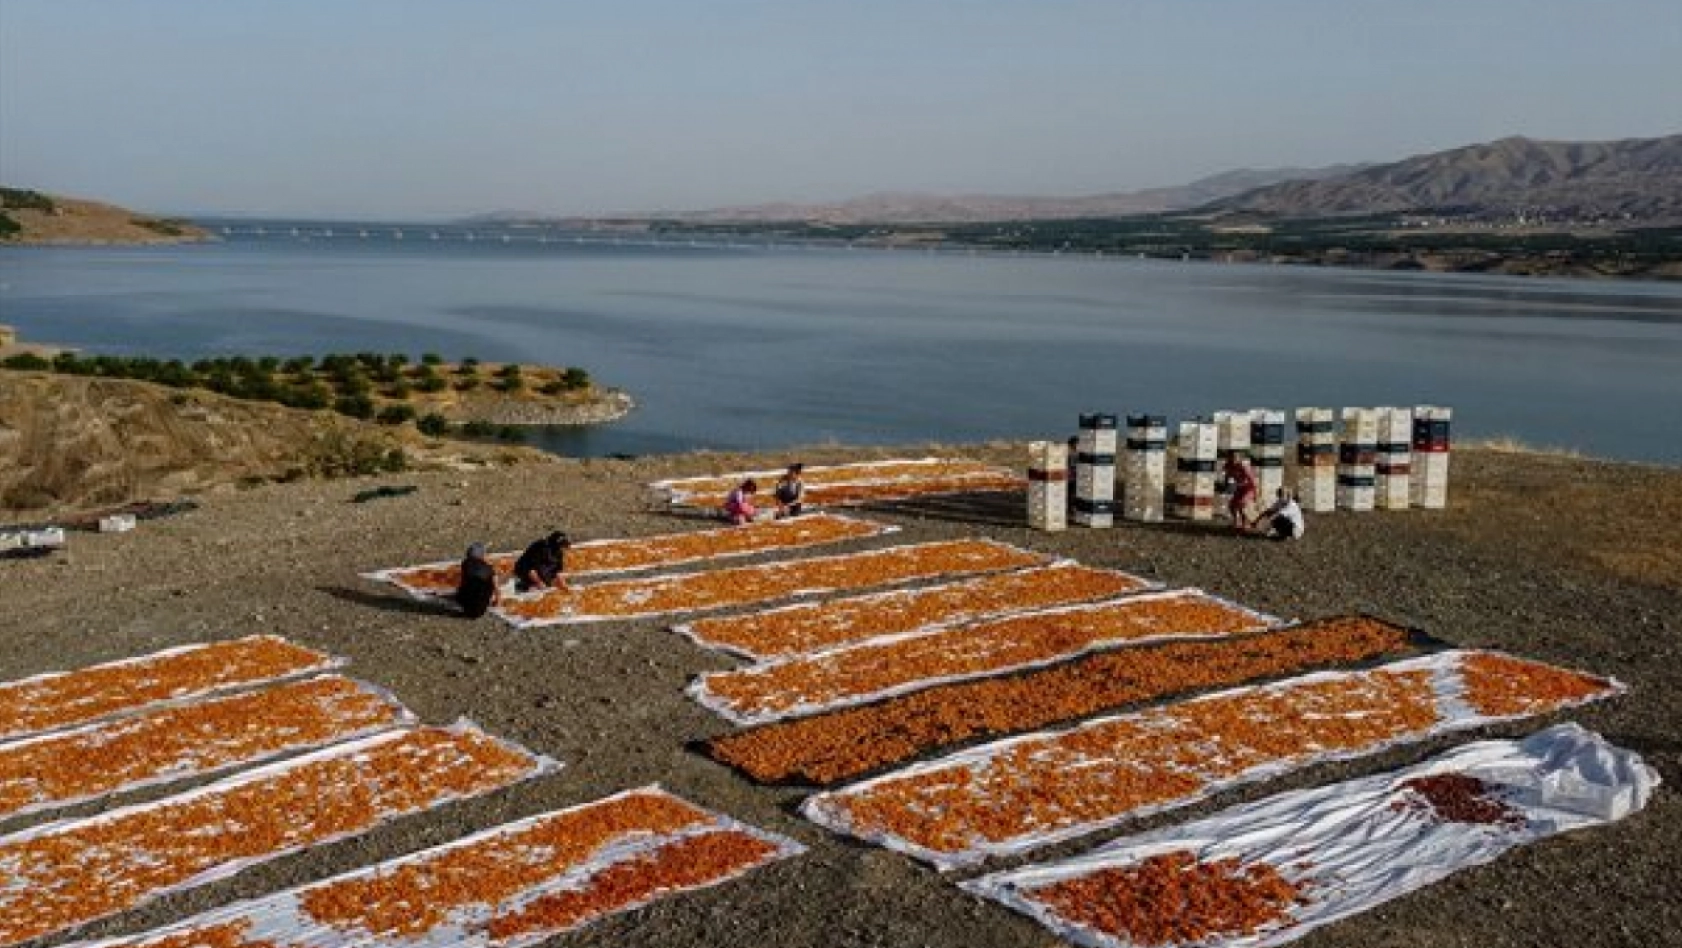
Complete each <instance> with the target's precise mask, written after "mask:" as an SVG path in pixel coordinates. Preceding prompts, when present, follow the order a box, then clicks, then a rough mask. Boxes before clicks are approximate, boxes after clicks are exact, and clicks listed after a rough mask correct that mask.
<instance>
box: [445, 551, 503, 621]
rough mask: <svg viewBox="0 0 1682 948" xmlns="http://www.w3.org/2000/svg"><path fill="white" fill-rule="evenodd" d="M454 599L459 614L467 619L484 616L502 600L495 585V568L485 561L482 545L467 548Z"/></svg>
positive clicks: (500, 593) (500, 592)
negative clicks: (459, 608) (458, 608)
mask: <svg viewBox="0 0 1682 948" xmlns="http://www.w3.org/2000/svg"><path fill="white" fill-rule="evenodd" d="M455 599H456V605H458V606H460V607H461V614H462V615H463V616H464V617H466V618H469V619H477V618H479V617H480V616H482V615H484V614H485V613H486V611H488V610H489V609H490V607H491V606H493V605H495V604H496V603H497V602H499V601H500V600H501V599H502V590H501V589H499V588H497V584H496V567H494V566H492V565H491V564H490V561H489V560H487V559H485V545H484V544H483V543H475V544H473V545H471V546H469V547H468V548H467V557H466V558H465V559H463V560H462V561H461V581H460V582H459V583H457V584H456V596H455Z"/></svg>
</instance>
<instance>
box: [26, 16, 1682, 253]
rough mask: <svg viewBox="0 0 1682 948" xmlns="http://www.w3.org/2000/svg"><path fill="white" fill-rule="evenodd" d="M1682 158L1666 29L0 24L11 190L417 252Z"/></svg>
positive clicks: (96, 19)
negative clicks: (1255, 179)
mask: <svg viewBox="0 0 1682 948" xmlns="http://www.w3.org/2000/svg"><path fill="white" fill-rule="evenodd" d="M1677 132H1682V2H1678V0H1604V2H1584V0H1409V2H1407V3H1396V2H1379V0H1037V2H1035V0H882V2H878V0H766V2H760V0H705V2H701V0H614V2H611V3H609V2H595V3H575V2H569V0H477V2H475V0H215V2H205V0H0V183H4V184H6V185H8V186H13V187H30V188H36V189H40V190H45V191H50V192H54V193H59V194H69V195H75V196H84V197H92V198H97V199H101V200H110V201H113V202H116V203H120V204H124V205H127V206H129V207H133V208H135V209H137V210H143V211H148V212H152V213H173V214H199V215H205V214H237V215H252V216H263V215H270V216H280V215H285V216H316V217H331V218H373V219H384V220H436V219H448V218H451V217H456V216H462V215H469V214H476V213H483V212H494V211H519V212H532V213H546V214H562V215H608V214H621V213H623V214H631V213H651V212H659V211H672V210H686V209H702V208H713V207H720V206H731V205H740V204H754V203H763V202H772V201H796V202H816V201H830V200H841V199H845V198H849V197H856V196H859V195H864V194H870V193H877V192H884V191H892V192H925V193H935V194H1001V195H1071V196H1072V195H1083V194H1097V193H1105V192H1115V191H1130V190H1136V189H1140V188H1147V187H1160V186H1169V185H1176V184H1184V183H1187V182H1189V181H1192V180H1194V179H1196V178H1200V177H1203V176H1206V175H1210V174H1216V173H1219V172H1223V171H1229V170H1232V169H1235V168H1245V167H1248V168H1267V167H1281V166H1302V167H1317V166H1322V165H1329V164H1337V163H1343V162H1353V161H1391V160H1397V159H1400V158H1403V157H1407V156H1409V155H1414V154H1422V153H1426V152H1431V151H1437V150H1441V149H1444V148H1452V147H1456V146H1459V145H1465V144H1471V143H1474V142H1480V141H1489V140H1493V139H1496V138H1501V137H1505V136H1508V135H1526V136H1529V137H1532V138H1543V139H1582V140H1599V139H1614V138H1639V137H1651V136H1659V135H1666V134H1674V133H1677Z"/></svg>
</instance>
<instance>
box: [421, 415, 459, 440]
mask: <svg viewBox="0 0 1682 948" xmlns="http://www.w3.org/2000/svg"><path fill="white" fill-rule="evenodd" d="M415 427H416V428H419V429H420V432H421V434H423V435H427V436H429V437H433V438H442V437H443V436H444V435H447V434H449V433H450V422H449V419H447V418H445V417H444V416H443V415H440V414H438V413H437V412H435V411H434V412H428V413H426V414H424V415H422V416H421V418H420V420H419V421H417V422H415Z"/></svg>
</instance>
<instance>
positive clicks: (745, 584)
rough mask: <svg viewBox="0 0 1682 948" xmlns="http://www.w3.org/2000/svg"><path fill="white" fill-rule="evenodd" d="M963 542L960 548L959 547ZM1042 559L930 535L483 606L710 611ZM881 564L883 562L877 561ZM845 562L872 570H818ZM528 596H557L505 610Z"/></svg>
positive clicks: (624, 618)
mask: <svg viewBox="0 0 1682 948" xmlns="http://www.w3.org/2000/svg"><path fill="white" fill-rule="evenodd" d="M966 547H967V548H968V550H967V552H965V551H964V550H962V549H960V548H966ZM948 553H950V554H951V555H952V557H953V559H954V560H956V562H954V563H952V564H951V565H950V566H947V567H944V568H939V569H936V568H933V567H930V566H927V565H922V566H920V565H919V564H918V563H917V562H916V560H917V558H918V557H919V556H922V555H925V554H930V555H941V554H948ZM896 561H897V562H896ZM1050 561H1051V557H1049V556H1046V555H1045V554H1042V553H1036V552H1034V551H1032V550H1026V549H1023V548H1022V547H1019V546H1013V545H1011V544H1009V543H1002V542H1000V541H997V540H986V539H975V538H968V539H960V540H935V541H930V542H927V543H912V544H904V545H901V546H889V547H881V548H878V549H873V550H864V551H861V552H857V553H841V554H835V555H830V556H808V557H802V558H799V559H790V560H780V561H777V562H770V563H759V564H755V565H750V566H730V567H725V568H721V569H715V570H704V571H694V572H686V573H664V574H660V575H656V576H644V577H640V578H636V579H618V580H611V581H607V582H597V583H588V584H585V583H580V584H577V585H575V586H572V587H570V588H568V589H545V590H538V591H536V592H530V593H525V594H523V595H518V596H503V597H502V602H501V603H500V604H499V605H496V606H493V607H491V612H492V613H494V614H495V615H497V616H498V617H500V618H501V619H503V620H504V621H506V622H508V624H510V625H512V626H514V627H515V628H517V629H533V628H542V627H543V626H550V625H573V624H579V623H587V622H631V621H636V620H638V619H649V618H655V617H659V616H668V615H685V614H690V613H698V612H716V611H718V610H720V609H732V608H741V607H745V606H753V605H759V604H762V603H767V602H781V601H783V600H787V599H795V598H798V597H800V596H816V595H823V594H829V593H835V592H839V591H843V590H852V589H861V588H868V587H881V586H896V585H904V584H907V583H913V582H918V581H921V580H926V579H931V578H934V577H938V576H961V575H971V574H976V573H990V572H995V571H998V570H1004V569H1016V568H1020V567H1023V566H1027V565H1031V564H1041V563H1047V562H1050ZM883 564H886V567H885V568H884V566H883ZM853 565H857V566H859V567H861V568H868V567H875V572H874V573H871V574H867V578H866V579H864V580H863V581H854V580H852V579H850V578H836V577H833V576H831V577H828V578H826V577H825V576H824V575H822V574H823V572H824V571H827V570H830V569H831V568H833V567H836V566H841V567H850V566H853ZM756 580H757V583H756ZM733 581H735V584H734V585H733ZM719 585H722V586H724V587H725V588H726V589H732V588H733V589H734V593H733V594H729V595H726V594H720V593H719V592H718V590H717V589H711V590H709V589H707V587H709V586H711V587H716V586H719ZM691 586H694V587H699V588H700V589H701V590H702V592H703V593H711V596H710V597H709V596H706V595H702V596H699V597H698V598H697V601H696V602H695V603H694V604H693V605H675V604H664V605H662V604H659V603H658V597H660V596H661V595H669V594H671V593H672V591H673V590H683V589H685V588H686V587H691ZM744 589H745V590H747V594H745V595H744V594H742V590H744ZM592 597H594V598H596V599H600V600H605V602H604V605H605V607H606V608H605V611H599V612H591V611H590V609H591V608H592V607H591V606H590V605H588V604H587V603H585V602H583V601H582V600H586V599H589V598H592ZM533 600H537V601H547V600H559V605H557V606H556V608H555V612H554V614H553V615H547V616H545V615H537V616H524V615H520V614H519V613H518V612H516V611H513V610H517V609H518V608H520V606H519V604H520V603H522V602H530V601H533Z"/></svg>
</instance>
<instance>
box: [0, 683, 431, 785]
mask: <svg viewBox="0 0 1682 948" xmlns="http://www.w3.org/2000/svg"><path fill="white" fill-rule="evenodd" d="M405 720H407V712H405V711H404V709H403V708H402V706H400V705H398V704H397V703H396V702H394V701H392V700H391V699H390V698H388V697H386V696H384V695H382V694H380V693H378V692H375V691H373V690H371V689H369V688H366V687H364V686H362V685H359V684H357V683H356V682H353V681H350V680H348V679H345V678H340V677H338V676H336V675H334V676H327V677H324V678H315V679H310V680H307V681H300V682H292V683H289V684H282V685H276V686H275V687H272V688H267V689H264V690H261V691H255V692H250V693H246V694H238V695H233V696H231V697H225V698H214V699H210V700H205V701H196V702H192V703H189V704H185V705H179V706H172V707H167V708H163V709H160V710H156V711H151V712H147V713H144V714H139V715H136V716H134V717H128V718H123V719H121V720H118V721H111V722H107V723H104V724H99V725H93V726H90V727H86V728H82V729H78V730H75V731H65V732H60V733H55V734H48V735H45V736H42V737H39V738H35V739H32V740H28V741H18V742H14V743H11V744H0V817H4V816H9V815H12V814H15V813H18V812H19V811H22V810H26V809H31V810H33V809H41V808H43V807H46V806H52V805H62V804H65V803H69V802H73V801H76V800H85V799H89V798H92V797H97V796H102V795H104V794H108V793H113V792H116V791H119V790H122V789H125V788H127V787H132V786H137V785H142V784H146V783H150V782H155V781H157V780H160V779H172V780H173V779H181V778H185V777H190V776H194V775H196V774H202V773H208V772H212V771H216V770H222V769H226V768H228V767H231V766H235V765H240V764H249V763H253V762H255V761H259V760H263V759H265V758H269V757H273V756H276V755H278V754H281V753H285V752H288V751H297V750H303V749H306V748H311V747H321V746H324V745H327V744H333V743H337V742H339V741H344V740H349V739H351V738H354V737H359V736H362V735H365V734H368V733H370V732H372V731H376V730H381V729H384V728H388V727H392V726H395V725H397V724H399V723H402V722H403V721H405Z"/></svg>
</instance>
